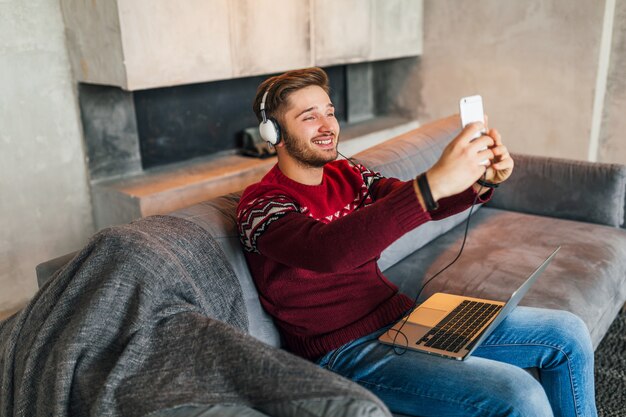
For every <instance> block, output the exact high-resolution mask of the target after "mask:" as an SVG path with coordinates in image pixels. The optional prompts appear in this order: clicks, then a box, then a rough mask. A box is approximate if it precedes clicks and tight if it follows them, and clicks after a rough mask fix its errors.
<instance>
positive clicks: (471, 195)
mask: <svg viewBox="0 0 626 417" xmlns="http://www.w3.org/2000/svg"><path fill="white" fill-rule="evenodd" d="M406 183H411V184H412V181H407V182H405V181H400V180H398V179H396V178H385V177H382V176H380V175H379V176H378V177H377V178H376V181H375V182H373V183H372V184H371V186H370V193H371V195H372V198H373V199H374V200H377V199H379V198H381V197H384V196H386V195H387V194H389V193H391V192H393V191H394V190H396V189H397V188H399V187H402V186H403V185H404V184H406ZM492 195H493V189H491V190H489V191H488V192H486V193H484V194H483V195H481V196H479V197H478V198H476V192H475V191H474V189H473V188H472V187H470V188H468V189H467V190H465V191H463V192H461V193H459V194H456V195H453V196H450V197H446V198H442V199H441V200H439V202H438V203H439V208H438V209H437V210H433V211H432V212H430V215H431V217H432V220H442V219H445V218H446V217H450V216H452V215H454V214H457V213H460V212H462V211H464V210H467V209H468V208H470V207H471V206H472V204H473V203H474V201H476V203H478V204H482V203H486V202H487V201H489V200H490V199H491V196H492Z"/></svg>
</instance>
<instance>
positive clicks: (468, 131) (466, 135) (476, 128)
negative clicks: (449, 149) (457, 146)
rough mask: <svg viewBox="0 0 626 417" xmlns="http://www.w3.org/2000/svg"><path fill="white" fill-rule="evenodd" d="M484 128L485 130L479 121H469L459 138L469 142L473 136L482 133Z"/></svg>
mask: <svg viewBox="0 0 626 417" xmlns="http://www.w3.org/2000/svg"><path fill="white" fill-rule="evenodd" d="M484 130H485V125H484V124H482V123H481V122H473V123H469V124H467V126H465V128H464V129H463V131H462V132H461V134H460V135H459V140H461V141H463V142H465V143H469V142H471V141H472V140H474V138H475V137H476V136H478V134H482V132H483V131H484Z"/></svg>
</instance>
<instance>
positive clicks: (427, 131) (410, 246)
mask: <svg viewBox="0 0 626 417" xmlns="http://www.w3.org/2000/svg"><path fill="white" fill-rule="evenodd" d="M460 131H461V121H460V119H459V117H458V116H450V117H448V118H446V119H441V120H438V121H436V122H433V123H429V124H426V125H423V126H420V127H419V128H417V129H414V130H411V131H410V132H407V133H405V134H403V135H400V136H398V137H396V138H394V139H391V140H388V141H386V142H383V143H381V144H380V145H377V146H374V147H372V148H369V149H367V150H365V151H363V152H360V153H358V154H356V155H355V156H354V159H355V160H356V161H357V162H360V163H362V164H363V165H365V166H366V167H367V168H369V169H371V170H373V171H379V172H380V173H382V174H383V175H384V176H386V177H393V178H399V179H401V180H404V181H407V180H410V179H412V178H415V176H416V175H417V174H419V173H422V172H424V171H426V170H428V169H429V168H430V167H431V166H433V165H434V164H435V162H437V160H438V159H439V157H440V156H441V153H442V152H443V149H444V148H445V147H446V145H447V144H448V143H449V142H450V141H451V140H452V139H454V138H455V137H456V136H457V135H458V134H459V133H460ZM478 208H479V206H477V207H475V208H474V211H475V210H477V209H478ZM468 211H469V209H468V210H466V211H465V212H462V213H458V214H455V215H454V216H451V217H448V218H447V219H443V220H439V221H433V222H429V223H426V224H424V225H422V226H420V227H418V228H417V229H414V230H412V231H411V232H409V233H407V234H406V235H404V236H402V237H401V238H400V239H398V240H397V241H396V242H394V243H393V244H392V245H390V246H389V247H388V248H387V249H385V250H384V251H383V253H382V254H381V257H380V259H379V261H378V266H379V267H380V269H381V270H382V271H385V270H386V269H387V268H389V267H391V266H393V265H394V264H395V263H396V262H398V261H399V260H401V259H403V258H405V257H406V256H408V255H409V254H411V253H413V252H415V251H416V250H418V249H419V248H421V247H422V246H424V245H425V244H427V243H428V242H430V241H431V240H433V239H435V238H437V237H438V236H441V235H442V234H444V233H446V232H447V231H448V230H450V229H452V228H453V227H455V226H456V225H458V224H459V223H461V222H463V221H464V220H465V219H467V215H468Z"/></svg>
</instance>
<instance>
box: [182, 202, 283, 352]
mask: <svg viewBox="0 0 626 417" xmlns="http://www.w3.org/2000/svg"><path fill="white" fill-rule="evenodd" d="M240 197H241V193H233V194H228V195H225V196H222V197H218V198H215V199H213V200H209V201H204V202H202V203H199V204H195V205H193V206H190V207H186V208H183V209H180V210H177V211H174V212H172V213H170V215H171V216H174V217H180V218H183V219H186V220H189V221H191V222H194V223H195V224H197V225H199V226H200V227H202V228H203V229H204V230H206V231H208V232H209V233H210V234H211V235H212V236H213V238H214V239H215V240H216V241H217V243H219V245H220V246H221V248H222V250H223V251H224V253H225V254H226V258H227V260H228V262H229V263H230V264H231V266H232V268H233V270H234V271H235V274H236V275H237V278H238V279H239V283H240V285H241V290H242V292H243V296H244V302H245V307H246V310H247V314H248V332H249V333H250V334H251V335H252V336H254V337H256V338H257V339H259V340H261V341H262V342H265V343H267V344H269V345H271V346H276V347H279V346H280V335H279V333H278V330H277V329H276V327H275V326H274V322H273V321H272V318H271V317H270V316H269V315H268V314H267V313H266V312H265V310H264V309H263V307H262V306H261V303H260V302H259V295H258V293H257V291H256V287H255V285H254V281H253V280H252V276H251V275H250V271H249V269H248V264H247V262H246V259H245V257H244V254H243V250H242V248H241V244H240V243H239V234H238V231H237V218H236V208H237V203H238V202H239V198H240Z"/></svg>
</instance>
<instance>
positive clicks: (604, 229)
mask: <svg viewBox="0 0 626 417" xmlns="http://www.w3.org/2000/svg"><path fill="white" fill-rule="evenodd" d="M471 224H472V227H471V228H470V232H469V235H468V238H467V242H466V246H465V249H464V251H463V255H462V256H461V257H460V258H459V260H458V261H457V262H456V263H455V264H454V265H453V266H451V267H450V268H449V269H448V270H446V271H445V272H444V273H443V274H441V275H440V276H439V277H438V278H436V279H435V280H434V281H432V282H431V283H430V284H428V286H427V287H426V288H425V289H424V290H423V292H422V294H421V296H420V299H421V300H423V299H425V298H427V297H428V296H429V295H431V294H433V293H435V292H437V291H442V292H449V293H452V294H462V295H468V296H474V297H480V298H491V299H495V300H502V301H504V300H506V299H507V298H508V297H509V296H510V295H511V293H512V292H513V291H514V290H515V289H516V288H517V287H518V286H519V285H520V284H521V283H522V282H523V281H524V279H526V278H527V277H528V275H530V273H531V272H532V271H533V270H534V269H535V268H536V267H537V266H539V264H540V263H541V262H542V261H543V260H544V259H545V258H546V257H547V256H548V255H549V254H550V253H551V252H552V251H553V250H554V249H555V248H556V247H557V246H559V245H561V246H562V247H561V250H560V252H559V253H558V254H557V256H556V257H555V259H554V261H553V262H552V263H551V264H550V266H549V267H548V268H547V269H546V271H545V272H544V273H543V274H542V276H540V277H539V279H538V280H537V281H536V282H535V284H534V285H533V287H532V288H531V289H530V291H529V292H528V294H526V296H525V297H524V299H523V300H522V301H521V303H520V304H521V305H528V306H534V307H544V308H555V309H562V310H568V311H571V312H572V313H574V314H576V315H578V316H579V317H580V318H582V319H583V321H585V323H586V324H587V326H588V327H589V329H590V332H591V338H592V341H593V343H594V346H597V345H598V343H600V340H601V339H602V336H603V335H604V334H605V333H606V330H607V329H608V327H609V325H610V324H611V322H612V320H613V319H614V317H615V316H616V314H617V313H618V311H619V309H620V308H621V306H622V305H623V304H624V302H625V301H626V231H624V230H623V229H620V228H613V227H608V226H602V225H596V224H591V223H583V222H577V221H572V220H563V219H555V218H550V217H544V216H537V215H530V214H523V213H517V212H511V211H505V210H499V209H492V208H487V207H485V208H482V209H481V210H480V211H479V212H477V213H476V216H475V217H474V218H473V219H472V221H471ZM463 232H464V225H459V226H457V227H456V228H455V229H454V230H452V231H451V232H449V233H447V234H445V235H443V236H441V237H440V238H439V239H436V240H434V241H433V242H431V243H430V244H428V245H427V246H425V247H424V248H423V249H422V250H420V251H419V252H416V253H414V254H412V255H411V256H409V257H407V258H406V259H404V260H403V261H401V262H399V263H398V264H396V265H395V266H393V267H392V268H389V269H388V270H387V271H386V272H385V275H386V276H387V277H388V278H389V279H390V280H391V281H392V282H394V283H395V284H397V285H398V286H399V287H400V290H401V291H402V292H404V293H406V294H407V295H409V296H411V297H414V296H415V295H416V293H417V291H418V290H419V289H420V287H421V286H422V284H423V282H425V280H426V279H427V278H429V277H430V276H432V275H433V274H434V273H436V272H437V271H439V270H440V269H442V268H443V267H444V266H445V265H447V263H449V262H450V261H451V260H452V259H454V257H455V256H456V254H457V253H458V250H459V248H460V245H461V241H462V239H463Z"/></svg>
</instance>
